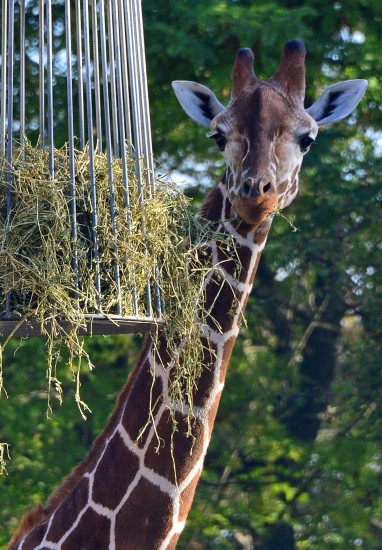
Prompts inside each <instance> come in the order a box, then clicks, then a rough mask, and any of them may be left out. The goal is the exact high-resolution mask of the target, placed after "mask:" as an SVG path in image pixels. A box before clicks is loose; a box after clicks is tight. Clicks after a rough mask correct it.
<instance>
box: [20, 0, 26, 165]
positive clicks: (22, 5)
mask: <svg viewBox="0 0 382 550" xmlns="http://www.w3.org/2000/svg"><path fill="white" fill-rule="evenodd" d="M25 103H26V98H25V0H20V147H21V155H22V156H23V158H24V151H23V149H24V140H25Z"/></svg>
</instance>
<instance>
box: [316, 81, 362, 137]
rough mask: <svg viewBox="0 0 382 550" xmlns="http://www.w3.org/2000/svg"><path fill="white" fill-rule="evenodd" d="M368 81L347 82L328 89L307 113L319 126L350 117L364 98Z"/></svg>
mask: <svg viewBox="0 0 382 550" xmlns="http://www.w3.org/2000/svg"><path fill="white" fill-rule="evenodd" d="M366 88H367V80H345V81H344V82H338V84H334V85H333V86H330V87H329V88H327V89H326V90H325V91H324V93H323V94H322V96H321V97H320V98H319V99H317V101H316V102H315V103H313V105H312V106H311V107H309V109H307V112H308V113H309V114H310V116H311V117H313V118H314V120H315V121H316V122H317V124H318V126H323V125H324V124H331V123H332V122H337V120H341V119H342V118H345V117H347V116H348V115H350V113H351V112H352V111H354V109H355V108H356V107H357V105H358V103H359V102H360V101H361V99H362V98H363V95H364V93H365V92H366Z"/></svg>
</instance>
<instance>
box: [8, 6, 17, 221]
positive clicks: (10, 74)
mask: <svg viewBox="0 0 382 550" xmlns="http://www.w3.org/2000/svg"><path fill="white" fill-rule="evenodd" d="M8 7H9V10H8V83H7V96H8V113H7V138H8V139H7V152H8V158H7V160H8V173H7V182H8V185H7V217H9V216H10V214H11V208H12V156H13V63H14V22H15V0H9V3H8Z"/></svg>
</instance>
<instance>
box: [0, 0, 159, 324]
mask: <svg viewBox="0 0 382 550" xmlns="http://www.w3.org/2000/svg"><path fill="white" fill-rule="evenodd" d="M1 2H2V4H1V7H2V11H1V29H2V37H1V49H0V51H1V73H0V78H1V82H0V154H1V155H2V156H3V157H5V158H7V160H8V165H9V166H11V164H12V156H13V148H14V141H15V140H17V142H18V143H20V144H21V146H22V144H23V143H24V139H25V135H28V120H27V115H26V109H25V101H26V94H25V82H26V67H27V64H26V55H27V54H26V51H25V44H26V28H25V13H26V10H28V9H31V8H32V7H33V8H34V9H38V17H39V29H38V37H37V40H38V63H39V90H38V93H39V113H38V116H39V129H40V138H39V143H40V146H41V147H46V148H48V149H49V171H50V174H51V177H52V178H53V177H54V141H55V140H54V137H55V136H54V134H55V120H54V117H55V95H54V82H55V56H56V55H57V53H58V52H57V51H56V50H55V48H56V45H55V44H56V42H57V40H55V39H56V36H55V33H56V32H57V31H56V28H55V23H56V20H55V14H56V13H58V11H57V10H58V8H60V9H61V12H62V9H63V8H64V13H65V15H64V27H65V29H64V34H65V52H66V54H65V57H66V85H67V113H68V115H67V127H68V138H67V141H68V150H69V162H70V178H71V181H70V193H71V201H70V204H71V231H72V237H73V240H74V242H75V241H76V237H77V223H76V183H75V173H74V144H75V140H76V138H78V139H79V142H80V145H81V146H82V147H84V146H85V143H87V144H88V147H89V161H90V182H89V184H90V189H91V202H92V211H93V212H92V234H93V247H94V259H95V283H96V288H97V292H98V298H97V312H96V317H95V319H97V327H99V326H100V323H101V320H102V319H103V322H104V331H103V333H105V334H106V333H109V332H116V331H115V326H116V323H117V322H119V323H120V325H121V332H132V331H134V324H136V326H137V327H138V328H137V331H141V330H142V327H148V326H149V325H150V323H151V328H152V326H154V325H155V324H156V323H157V321H158V318H159V319H160V318H161V311H160V304H161V303H162V300H161V297H160V292H159V288H155V291H154V292H155V302H156V303H155V305H153V303H152V296H151V286H150V283H149V280H147V285H146V311H147V314H148V316H147V318H145V319H144V320H143V322H140V320H139V316H138V301H137V300H138V299H137V293H136V290H133V294H134V296H133V303H134V316H133V317H130V318H125V320H124V321H122V317H121V292H122V289H121V283H120V277H119V265H118V254H117V248H116V247H115V266H114V274H115V285H116V288H117V293H118V305H117V311H116V316H114V319H113V320H112V321H111V320H110V317H109V318H107V317H103V312H102V292H101V279H100V268H99V245H98V235H97V182H96V177H95V166H94V153H95V151H97V150H98V151H100V150H102V151H104V152H105V153H106V155H107V159H108V164H109V188H110V210H111V223H112V234H113V235H115V234H116V219H115V205H114V175H113V168H112V160H113V159H114V158H116V157H118V158H121V159H122V166H123V182H124V190H125V191H124V194H125V197H124V200H125V205H126V207H127V212H129V206H130V195H129V178H128V172H127V151H126V147H129V155H134V156H135V158H136V170H137V174H138V180H139V184H140V185H141V186H144V187H145V194H146V196H151V194H152V193H153V192H154V191H155V189H154V186H155V182H154V175H153V174H154V163H153V154H152V147H151V128H150V115H149V102H148V90H147V76H146V62H145V55H144V51H145V50H144V38H143V25H142V11H141V2H140V0H61V2H58V1H57V0H55V1H52V0H1ZM74 20H75V22H76V28H75V29H72V25H73V21H74ZM15 26H17V31H18V32H19V34H20V44H19V45H15V42H14V36H15V29H16V27H15ZM61 49H62V48H61ZM16 58H17V59H16ZM15 63H16V69H15V70H14V67H15ZM15 73H17V93H18V98H17V99H18V101H17V103H18V105H19V106H20V108H19V109H18V111H19V112H18V113H17V120H16V119H15V112H14V93H15V88H16V86H15V82H14V77H15ZM75 102H76V105H75ZM74 107H76V109H78V113H79V116H78V117H76V118H74V111H75V108H74ZM77 118H78V120H77ZM142 157H143V158H144V162H145V164H146V170H145V175H144V174H143V173H142V165H141V159H142ZM11 177H12V175H11V171H10V170H9V171H8V174H7V178H8V180H7V181H8V182H9V185H8V190H7V216H11V215H12V196H11V190H10V188H11V186H10V183H11ZM141 196H142V200H143V193H141ZM126 224H127V229H128V230H129V229H130V219H129V214H127V220H126ZM142 227H143V231H144V219H143V220H142ZM72 261H73V271H74V278H75V287H76V288H78V280H79V273H78V262H77V254H76V251H74V253H73V258H72ZM6 308H7V309H6V313H5V316H4V317H6V318H8V321H7V325H5V321H1V320H0V333H1V332H2V333H3V334H6V333H7V334H9V330H10V328H9V327H10V325H9V323H17V322H18V321H16V320H12V315H13V312H12V310H11V306H10V300H9V297H8V299H7V305H6ZM101 324H102V323H101ZM127 325H129V330H127V328H126V326H127ZM93 326H94V325H93ZM108 326H109V329H108ZM123 327H124V328H123ZM25 330H26V332H28V330H27V329H25ZM97 330H98V328H97ZM29 332H31V331H30V330H29ZM34 332H35V331H34ZM93 332H94V330H93Z"/></svg>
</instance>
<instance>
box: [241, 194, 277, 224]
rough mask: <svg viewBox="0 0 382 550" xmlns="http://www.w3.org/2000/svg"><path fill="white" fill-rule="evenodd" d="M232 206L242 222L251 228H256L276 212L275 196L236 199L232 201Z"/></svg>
mask: <svg viewBox="0 0 382 550" xmlns="http://www.w3.org/2000/svg"><path fill="white" fill-rule="evenodd" d="M232 206H233V208H234V210H235V212H236V214H237V215H238V216H239V218H240V219H241V220H243V222H245V223H247V224H248V225H250V226H251V227H256V226H258V225H259V224H260V223H261V222H263V221H264V220H265V218H267V217H268V216H270V215H271V214H272V213H273V212H274V211H275V210H276V208H277V206H278V201H277V195H276V194H275V195H271V196H267V197H261V198H258V197H257V198H251V197H248V198H240V197H237V198H235V199H234V200H233V202H232Z"/></svg>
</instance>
